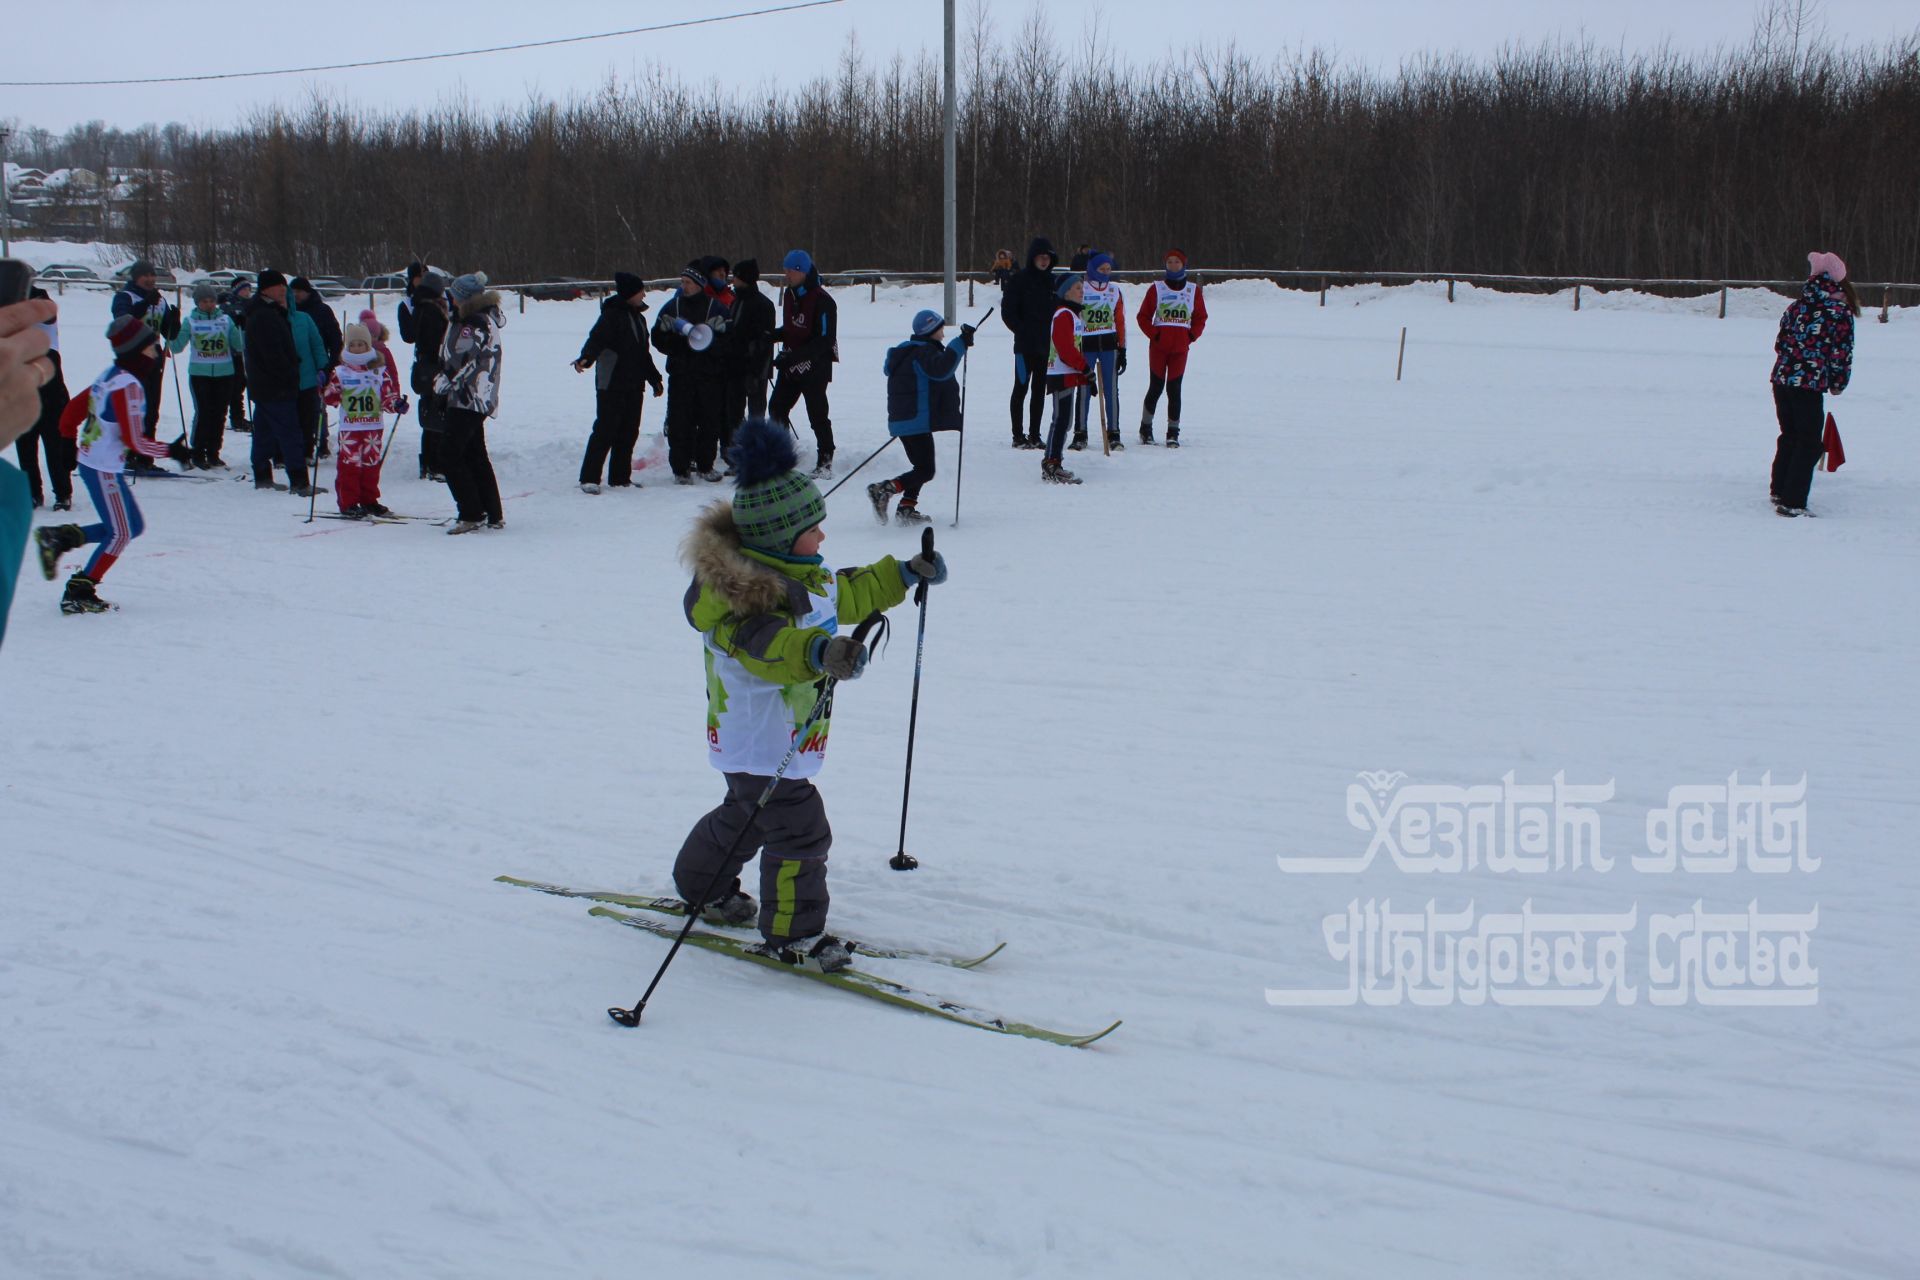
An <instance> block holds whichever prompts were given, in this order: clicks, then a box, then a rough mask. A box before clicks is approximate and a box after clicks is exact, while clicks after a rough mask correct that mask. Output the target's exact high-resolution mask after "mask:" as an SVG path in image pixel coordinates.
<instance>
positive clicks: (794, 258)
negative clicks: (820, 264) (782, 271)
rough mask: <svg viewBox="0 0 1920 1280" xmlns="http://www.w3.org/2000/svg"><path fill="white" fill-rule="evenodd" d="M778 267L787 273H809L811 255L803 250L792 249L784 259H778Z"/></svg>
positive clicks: (811, 261) (811, 260) (811, 265)
mask: <svg viewBox="0 0 1920 1280" xmlns="http://www.w3.org/2000/svg"><path fill="white" fill-rule="evenodd" d="M780 265H781V266H783V267H785V268H786V269H787V270H789V271H811V270H813V255H812V254H810V253H808V252H807V251H806V250H805V249H793V250H790V251H789V252H788V254H787V256H786V257H784V258H782V259H780Z"/></svg>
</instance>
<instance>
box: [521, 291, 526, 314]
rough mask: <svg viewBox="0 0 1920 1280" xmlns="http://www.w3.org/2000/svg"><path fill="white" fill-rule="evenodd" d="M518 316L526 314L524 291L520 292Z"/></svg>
mask: <svg viewBox="0 0 1920 1280" xmlns="http://www.w3.org/2000/svg"><path fill="white" fill-rule="evenodd" d="M520 314H521V315H525V314H527V291H526V290H525V289H522V290H521V291H520Z"/></svg>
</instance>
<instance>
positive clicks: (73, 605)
mask: <svg viewBox="0 0 1920 1280" xmlns="http://www.w3.org/2000/svg"><path fill="white" fill-rule="evenodd" d="M111 608H113V606H112V605H110V604H108V603H107V602H106V601H105V600H102V599H101V598H100V593H99V592H98V591H97V590H95V589H94V584H93V579H92V578H89V577H88V576H87V575H86V574H84V573H76V574H74V575H73V576H72V577H71V578H68V579H67V593H66V594H65V595H63V596H61V597H60V612H62V613H105V612H106V611H107V610H109V609H111Z"/></svg>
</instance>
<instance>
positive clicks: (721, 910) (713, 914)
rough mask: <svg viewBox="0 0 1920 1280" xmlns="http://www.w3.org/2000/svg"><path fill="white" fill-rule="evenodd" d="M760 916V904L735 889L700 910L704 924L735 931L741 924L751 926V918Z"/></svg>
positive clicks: (750, 896)
mask: <svg viewBox="0 0 1920 1280" xmlns="http://www.w3.org/2000/svg"><path fill="white" fill-rule="evenodd" d="M759 914H760V904H759V903H757V902H755V901H754V900H753V895H752V894H749V893H745V892H742V891H741V890H740V889H738V888H736V889H735V890H734V891H733V892H732V893H730V894H728V895H727V896H726V897H724V898H720V899H718V900H717V901H714V902H709V903H708V904H707V905H706V906H704V907H702V908H700V920H701V922H702V923H704V924H717V925H719V926H721V927H722V928H727V929H737V928H739V927H740V926H741V925H743V924H752V923H753V918H754V917H755V916H757V915H759Z"/></svg>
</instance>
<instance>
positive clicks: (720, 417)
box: [653, 258, 727, 484]
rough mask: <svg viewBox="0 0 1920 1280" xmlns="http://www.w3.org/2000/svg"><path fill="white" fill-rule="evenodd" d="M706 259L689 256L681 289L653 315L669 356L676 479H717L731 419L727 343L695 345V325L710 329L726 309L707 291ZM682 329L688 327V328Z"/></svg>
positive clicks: (660, 345) (671, 461) (656, 337)
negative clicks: (728, 413) (692, 336)
mask: <svg viewBox="0 0 1920 1280" xmlns="http://www.w3.org/2000/svg"><path fill="white" fill-rule="evenodd" d="M707 279H708V277H707V262H706V260H705V259H704V258H702V259H696V260H695V261H693V262H689V263H688V264H687V265H686V267H685V268H684V269H682V270H681V272H680V292H679V293H678V294H676V295H674V297H673V298H671V299H669V300H668V302H667V303H666V305H665V306H663V307H661V308H660V314H659V315H658V316H656V317H654V321H653V348H654V350H656V351H658V352H659V353H660V354H661V355H663V356H665V357H666V358H667V465H668V466H670V467H672V468H673V478H674V482H675V483H676V484H692V483H693V480H694V477H695V476H696V475H697V476H699V477H700V478H701V479H702V480H711V481H714V482H716V483H717V482H718V481H719V480H720V473H719V472H718V471H715V470H714V469H713V463H714V459H715V458H716V457H717V456H718V455H719V452H720V435H721V432H722V431H723V430H724V429H725V425H726V399H727V394H726V393H727V370H726V363H725V360H726V356H725V349H724V348H723V347H722V345H721V344H720V343H717V342H714V343H710V344H709V345H707V346H705V347H703V348H702V349H700V350H698V351H696V350H694V348H693V344H692V342H691V341H689V336H690V333H691V332H692V331H693V330H694V328H695V327H696V326H697V327H701V328H706V329H708V330H709V333H710V331H711V326H710V325H709V324H708V321H710V320H713V319H716V318H721V319H724V316H725V311H724V309H723V308H722V307H721V306H720V304H719V303H717V302H716V301H715V300H714V298H713V296H712V295H711V294H709V293H708V292H707ZM683 330H685V331H684V332H683Z"/></svg>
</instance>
